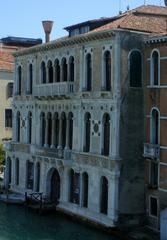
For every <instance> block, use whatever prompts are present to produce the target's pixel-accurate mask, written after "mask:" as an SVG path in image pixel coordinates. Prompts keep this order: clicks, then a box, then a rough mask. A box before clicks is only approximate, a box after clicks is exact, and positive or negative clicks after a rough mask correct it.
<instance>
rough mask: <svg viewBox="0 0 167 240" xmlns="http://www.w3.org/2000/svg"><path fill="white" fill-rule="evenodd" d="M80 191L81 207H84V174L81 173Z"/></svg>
mask: <svg viewBox="0 0 167 240" xmlns="http://www.w3.org/2000/svg"><path fill="white" fill-rule="evenodd" d="M79 176H80V190H79V206H80V207H82V206H83V176H82V173H80V175H79Z"/></svg>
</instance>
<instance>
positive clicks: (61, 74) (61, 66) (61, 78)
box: [60, 63, 64, 82]
mask: <svg viewBox="0 0 167 240" xmlns="http://www.w3.org/2000/svg"><path fill="white" fill-rule="evenodd" d="M63 74H64V73H63V64H62V63H61V64H60V82H63Z"/></svg>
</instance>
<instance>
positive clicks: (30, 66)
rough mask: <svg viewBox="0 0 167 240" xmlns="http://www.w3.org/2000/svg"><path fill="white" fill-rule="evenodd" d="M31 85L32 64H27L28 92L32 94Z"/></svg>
mask: <svg viewBox="0 0 167 240" xmlns="http://www.w3.org/2000/svg"><path fill="white" fill-rule="evenodd" d="M32 85H33V67H32V64H30V65H29V86H28V93H29V94H32Z"/></svg>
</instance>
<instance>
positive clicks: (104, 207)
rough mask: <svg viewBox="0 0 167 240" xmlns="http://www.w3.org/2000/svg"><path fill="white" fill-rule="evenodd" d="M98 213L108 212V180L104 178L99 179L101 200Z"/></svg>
mask: <svg viewBox="0 0 167 240" xmlns="http://www.w3.org/2000/svg"><path fill="white" fill-rule="evenodd" d="M100 200H101V201H100V212H101V213H103V214H107V212H108V180H107V178H106V177H102V178H101V198H100Z"/></svg>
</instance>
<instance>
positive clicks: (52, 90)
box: [33, 82, 74, 97]
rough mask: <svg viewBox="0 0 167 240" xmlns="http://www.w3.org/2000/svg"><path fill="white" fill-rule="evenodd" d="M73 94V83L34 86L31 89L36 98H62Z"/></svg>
mask: <svg viewBox="0 0 167 240" xmlns="http://www.w3.org/2000/svg"><path fill="white" fill-rule="evenodd" d="M73 92H74V83H73V82H58V83H49V84H40V85H36V86H34V88H33V95H34V96H36V97H49V96H53V97H54V96H64V95H70V94H72V93H73Z"/></svg>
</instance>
